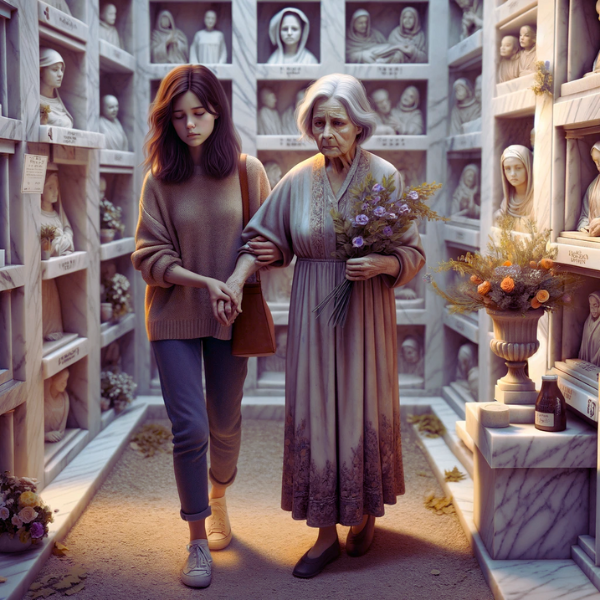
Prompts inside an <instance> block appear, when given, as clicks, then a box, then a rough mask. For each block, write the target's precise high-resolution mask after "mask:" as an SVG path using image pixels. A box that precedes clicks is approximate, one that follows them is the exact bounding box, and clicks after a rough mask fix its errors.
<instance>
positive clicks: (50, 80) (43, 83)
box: [40, 48, 73, 128]
mask: <svg viewBox="0 0 600 600" xmlns="http://www.w3.org/2000/svg"><path fill="white" fill-rule="evenodd" d="M64 74H65V60H64V58H63V57H62V56H61V55H60V54H59V53H58V52H57V51H56V50H53V49H52V48H40V110H41V112H42V113H44V114H46V115H47V120H46V121H45V123H44V124H46V125H54V126H55V127H68V128H72V127H73V117H72V116H71V113H69V111H68V110H67V108H66V107H65V105H64V104H63V101H62V99H61V97H60V94H59V93H58V88H60V86H61V85H62V80H63V77H64Z"/></svg>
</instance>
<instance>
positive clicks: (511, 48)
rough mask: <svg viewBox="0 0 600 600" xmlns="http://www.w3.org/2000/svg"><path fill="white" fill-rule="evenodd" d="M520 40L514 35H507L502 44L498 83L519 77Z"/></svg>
mask: <svg viewBox="0 0 600 600" xmlns="http://www.w3.org/2000/svg"><path fill="white" fill-rule="evenodd" d="M519 49H520V47H519V40H518V39H517V38H516V37H515V36H514V35H505V36H504V37H503V38H502V41H501V42H500V61H499V62H498V83H504V82H505V81H510V80H511V79H516V78H517V77H518V76H519Z"/></svg>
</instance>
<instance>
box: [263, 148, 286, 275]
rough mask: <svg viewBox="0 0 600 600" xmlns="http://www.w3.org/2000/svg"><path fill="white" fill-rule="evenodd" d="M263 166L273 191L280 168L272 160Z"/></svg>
mask: <svg viewBox="0 0 600 600" xmlns="http://www.w3.org/2000/svg"><path fill="white" fill-rule="evenodd" d="M263 166H264V167H265V173H266V174H267V179H268V180H269V185H270V186H271V189H273V188H274V187H275V186H276V185H277V184H278V183H279V182H280V181H281V178H282V177H283V172H282V170H281V167H280V166H279V163H278V162H277V161H274V160H268V161H267V162H266V163H265V164H264V165H263ZM265 273H266V271H265Z"/></svg>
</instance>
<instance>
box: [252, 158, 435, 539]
mask: <svg viewBox="0 0 600 600" xmlns="http://www.w3.org/2000/svg"><path fill="white" fill-rule="evenodd" d="M369 172H371V173H372V174H373V176H374V177H375V179H376V180H377V181H381V179H382V178H383V176H384V175H387V176H390V175H393V174H396V178H397V185H396V187H397V192H396V193H398V192H399V191H400V188H401V184H400V178H399V176H398V174H397V172H396V169H395V167H394V166H393V165H391V164H390V163H388V162H387V161H385V160H383V159H381V158H379V157H377V156H374V155H372V154H370V153H369V152H366V151H364V150H360V149H359V150H358V151H357V153H356V156H355V159H354V161H353V163H352V166H351V169H350V171H349V173H348V175H347V177H346V180H345V181H344V184H343V185H342V187H341V188H340V190H339V192H338V194H337V196H336V195H335V194H334V193H333V191H332V188H331V185H330V183H329V179H328V178H327V174H326V171H325V158H324V156H323V155H322V154H317V155H316V156H314V157H312V158H310V159H308V160H306V161H304V162H302V163H300V164H299V165H297V166H296V167H295V168H294V169H292V170H291V171H290V172H289V173H288V174H287V175H286V176H285V177H284V178H283V179H282V180H281V181H280V182H279V184H278V185H277V187H276V188H275V189H274V190H273V192H272V193H271V195H270V196H269V198H268V199H267V200H266V202H265V203H264V204H263V206H262V207H261V209H260V210H259V211H258V212H257V213H256V215H255V216H254V218H253V219H252V220H251V221H250V223H249V224H248V226H247V227H246V229H245V230H244V234H243V239H244V241H248V240H249V239H251V238H253V237H255V236H257V235H262V236H264V237H265V238H267V239H269V240H271V241H272V242H273V243H274V244H276V245H277V247H278V248H279V249H280V250H281V252H282V254H283V266H286V265H288V264H289V263H290V262H291V260H292V258H293V256H294V255H296V256H297V257H298V260H297V264H296V268H295V273H294V282H293V287H292V296H291V303H290V317H289V327H288V342H287V358H286V361H287V362H286V379H285V387H286V391H285V395H286V408H285V411H286V423H285V449H284V465H283V489H282V508H283V509H284V510H289V511H291V512H292V517H293V518H294V519H306V521H307V524H308V525H309V526H311V527H327V526H330V525H333V524H335V523H341V524H342V525H356V524H358V523H360V521H361V520H362V517H363V515H364V514H371V515H375V516H377V517H380V516H382V515H383V514H384V508H383V505H384V503H385V504H395V503H396V496H398V495H400V494H403V493H404V474H403V469H402V453H401V443H400V418H399V416H400V405H399V396H398V369H397V339H396V305H395V301H394V292H393V289H392V288H393V287H395V286H399V285H404V284H406V283H407V282H408V281H409V280H410V279H412V278H413V277H414V276H415V274H416V273H417V271H418V270H419V269H420V268H421V267H422V266H423V264H424V262H425V257H424V253H423V249H422V246H421V241H420V238H419V234H418V231H417V228H416V226H414V225H413V226H412V227H411V228H410V229H409V231H408V232H407V233H406V234H405V236H404V239H403V245H402V246H401V247H400V248H398V250H397V251H396V254H395V255H396V256H397V257H398V259H399V261H400V264H401V268H400V273H399V275H398V277H397V278H396V279H394V278H393V277H390V276H388V275H379V276H377V277H374V278H372V279H369V280H367V281H361V282H355V283H354V289H353V292H352V298H351V301H350V307H349V312H348V318H347V321H346V325H345V327H344V328H343V329H340V328H333V327H331V326H330V325H328V324H327V317H328V315H327V314H326V315H323V316H322V317H321V318H320V319H317V318H316V317H315V314H314V313H313V312H312V311H313V309H314V308H315V306H317V304H318V303H319V302H320V301H321V300H322V299H323V298H324V297H325V296H326V295H327V294H328V293H329V292H330V291H331V289H333V287H334V286H335V285H337V284H338V283H340V282H341V281H342V280H343V279H344V273H345V262H344V261H340V260H336V259H333V258H332V257H331V254H332V252H334V251H335V247H336V236H335V232H334V228H333V220H332V218H331V215H330V213H329V211H330V210H331V208H333V207H340V208H341V209H342V210H343V211H346V212H347V211H348V204H349V201H350V193H349V191H350V190H351V189H352V187H354V186H355V185H356V184H357V183H359V182H360V181H361V180H363V179H364V178H365V177H366V175H367V174H368V173H369Z"/></svg>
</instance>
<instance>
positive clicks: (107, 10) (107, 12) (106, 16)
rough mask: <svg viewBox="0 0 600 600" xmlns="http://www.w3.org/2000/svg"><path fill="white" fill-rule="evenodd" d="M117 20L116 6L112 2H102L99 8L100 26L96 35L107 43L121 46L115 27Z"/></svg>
mask: <svg viewBox="0 0 600 600" xmlns="http://www.w3.org/2000/svg"><path fill="white" fill-rule="evenodd" d="M116 22H117V7H116V6H115V5H114V4H104V5H102V8H101V9H100V28H99V29H98V35H99V37H100V39H101V40H106V41H107V42H108V43H109V44H112V45H113V46H116V47H117V48H122V47H123V46H122V45H121V38H120V37H119V31H118V30H117V28H116V27H115V23H116Z"/></svg>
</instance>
